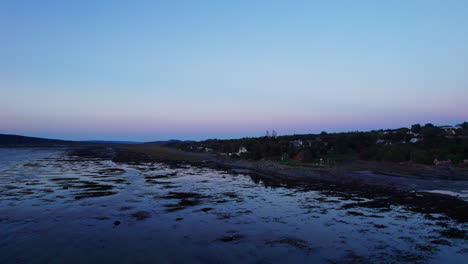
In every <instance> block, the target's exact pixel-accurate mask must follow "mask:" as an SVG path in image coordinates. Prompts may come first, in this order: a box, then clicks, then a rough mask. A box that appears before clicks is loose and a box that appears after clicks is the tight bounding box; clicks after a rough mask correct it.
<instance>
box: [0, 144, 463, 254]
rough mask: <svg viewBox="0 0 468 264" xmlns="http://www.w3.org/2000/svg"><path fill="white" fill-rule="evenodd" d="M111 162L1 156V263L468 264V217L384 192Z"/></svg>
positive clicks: (63, 152) (50, 155)
mask: <svg viewBox="0 0 468 264" xmlns="http://www.w3.org/2000/svg"><path fill="white" fill-rule="evenodd" d="M109 157H110V156H109ZM109 157H93V156H89V157H86V156H72V155H70V154H69V151H68V150H67V149H64V148H62V149H60V148H57V149H52V148H48V149H39V148H0V263H466V261H467V259H468V243H467V230H468V229H467V227H468V225H467V223H466V221H464V220H463V219H464V218H460V217H458V218H457V217H451V216H450V215H447V214H445V213H444V212H440V213H438V212H437V211H431V210H424V208H419V209H420V210H414V208H410V206H409V205H410V204H411V203H409V202H406V203H396V202H388V199H387V198H388V197H386V196H385V194H381V195H380V196H379V197H376V196H375V195H374V196H372V197H370V196H368V195H360V194H359V193H349V192H347V191H346V190H343V189H342V188H333V186H332V185H327V186H325V187H324V186H316V185H313V184H312V183H311V184H297V185H296V184H291V183H284V182H275V181H271V180H270V179H269V178H265V177H262V176H261V175H258V174H255V173H250V172H249V171H232V170H226V169H217V168H210V167H203V166H195V165H190V164H166V163H160V162H127V163H124V162H113V161H112V159H111V158H109ZM363 193H364V192H363ZM414 197H417V194H415V196H414ZM440 197H443V196H440ZM460 203H463V201H460Z"/></svg>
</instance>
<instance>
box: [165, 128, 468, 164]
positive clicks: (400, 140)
mask: <svg viewBox="0 0 468 264" xmlns="http://www.w3.org/2000/svg"><path fill="white" fill-rule="evenodd" d="M412 138H418V139H420V140H421V141H418V142H411V139H412ZM296 141H299V143H298V142H296ZM300 143H302V144H300ZM168 145H169V146H171V147H176V148H179V149H183V150H186V151H200V152H203V151H206V149H207V148H208V149H210V150H213V151H214V152H217V153H226V154H228V153H237V152H238V151H239V148H240V147H245V148H246V149H247V150H248V152H247V153H242V154H241V155H240V156H237V155H235V154H233V155H231V157H233V158H240V159H248V160H260V159H268V160H282V159H285V158H286V159H293V158H297V157H300V160H301V161H302V162H316V161H317V160H319V159H326V160H335V161H336V160H344V159H353V158H354V159H363V160H377V161H390V162H408V161H412V162H416V163H422V164H432V162H433V159H434V158H436V157H444V158H449V159H451V160H452V161H453V163H460V162H462V161H463V160H464V159H467V158H468V123H467V122H464V123H463V124H460V125H458V126H457V127H456V128H455V129H449V130H448V131H447V130H445V129H444V128H443V127H437V126H434V125H432V124H426V125H424V126H421V125H419V124H416V125H413V126H411V129H408V128H400V129H393V130H374V131H370V132H347V133H330V134H328V133H326V132H322V133H321V134H304V135H290V136H279V137H258V138H241V139H229V140H218V139H209V140H205V141H200V142H173V143H169V144H168Z"/></svg>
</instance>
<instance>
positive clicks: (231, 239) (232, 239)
mask: <svg viewBox="0 0 468 264" xmlns="http://www.w3.org/2000/svg"><path fill="white" fill-rule="evenodd" d="M244 237H245V236H243V235H232V236H223V237H220V238H218V239H216V240H219V241H223V242H231V241H235V240H239V239H242V238H244Z"/></svg>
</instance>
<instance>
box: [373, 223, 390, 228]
mask: <svg viewBox="0 0 468 264" xmlns="http://www.w3.org/2000/svg"><path fill="white" fill-rule="evenodd" d="M374 227H375V228H387V226H386V225H379V224H374Z"/></svg>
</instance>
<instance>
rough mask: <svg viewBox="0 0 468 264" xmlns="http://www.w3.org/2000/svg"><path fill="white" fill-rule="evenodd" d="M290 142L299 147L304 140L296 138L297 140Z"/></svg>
mask: <svg viewBox="0 0 468 264" xmlns="http://www.w3.org/2000/svg"><path fill="white" fill-rule="evenodd" d="M291 144H293V146H294V147H296V148H300V147H302V145H303V144H304V142H302V140H300V139H298V140H294V141H291Z"/></svg>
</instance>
